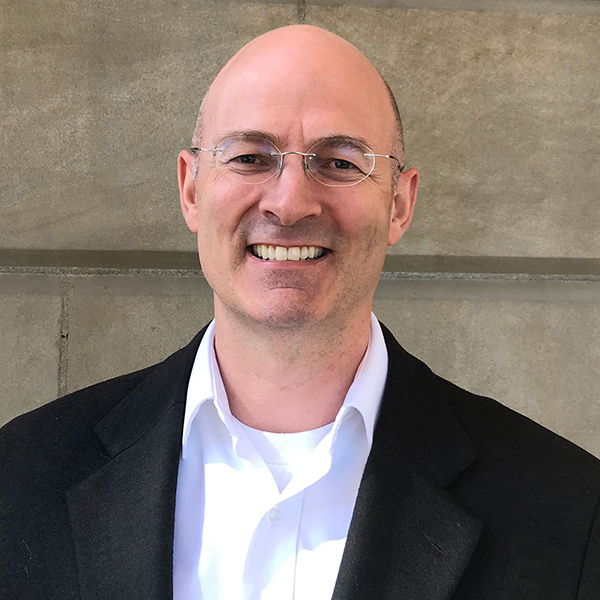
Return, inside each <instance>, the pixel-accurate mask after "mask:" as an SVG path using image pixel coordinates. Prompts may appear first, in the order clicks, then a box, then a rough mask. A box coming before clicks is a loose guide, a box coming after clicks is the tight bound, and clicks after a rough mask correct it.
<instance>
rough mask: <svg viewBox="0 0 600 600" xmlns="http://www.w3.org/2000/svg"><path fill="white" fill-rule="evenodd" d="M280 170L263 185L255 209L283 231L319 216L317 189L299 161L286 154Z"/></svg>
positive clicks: (296, 156)
mask: <svg viewBox="0 0 600 600" xmlns="http://www.w3.org/2000/svg"><path fill="white" fill-rule="evenodd" d="M283 159H284V161H283V165H282V168H281V170H280V171H279V172H278V173H277V175H275V177H273V178H272V179H271V180H270V181H268V182H267V183H266V184H264V193H263V195H262V198H261V201H260V204H259V209H260V212H261V213H262V214H263V215H265V216H266V217H268V218H277V219H278V221H279V223H280V224H281V225H283V226H285V227H291V226H292V225H294V224H295V223H297V222H298V221H301V220H302V219H305V218H309V217H318V216H319V215H320V214H321V212H322V207H321V190H319V189H316V188H317V186H319V187H323V186H320V185H319V184H318V183H317V184H316V185H315V183H316V182H315V181H314V180H313V179H312V178H310V177H309V176H308V175H307V174H306V172H305V170H304V163H303V157H302V156H299V155H295V154H287V155H286V156H284V157H283Z"/></svg>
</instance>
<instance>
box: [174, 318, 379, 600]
mask: <svg viewBox="0 0 600 600" xmlns="http://www.w3.org/2000/svg"><path fill="white" fill-rule="evenodd" d="M387 364H388V355H387V349H386V346H385V342H384V339H383V334H382V332H381V327H380V326H379V323H378V321H377V319H376V318H375V316H374V315H371V331H370V337H369V345H368V348H367V351H366V353H365V355H364V357H363V360H362V361H361V363H360V365H359V367H358V370H357V372H356V375H355V377H354V381H353V383H352V385H351V387H350V389H349V390H348V393H347V394H346V398H345V399H344V403H343V405H342V407H341V408H340V410H339V412H338V414H337V417H336V418H335V421H334V422H333V423H330V424H329V425H326V426H325V427H321V428H319V429H315V430H312V431H307V432H300V433H267V432H262V431H258V430H255V429H252V428H250V427H248V426H246V425H244V424H242V423H240V421H238V420H237V419H236V418H235V417H234V416H233V415H232V414H231V411H230V410H229V403H228V400H227V394H226V392H225V388H224V386H223V381H222V379H221V374H220V372H219V367H218V364H217V360H216V357H215V351H214V322H213V323H211V324H210V326H209V327H208V329H207V331H206V333H205V335H204V337H203V338H202V341H201V343H200V347H199V348H198V353H197V355H196V359H195V361H194V365H193V368H192V372H191V375H190V381H189V385H188V392H187V401H186V407H185V417H184V425H183V440H182V453H181V459H180V463H179V477H178V481H177V504H176V510H175V540H174V554H173V583H174V600H330V599H331V596H332V594H333V588H334V586H335V581H336V578H337V574H338V570H339V566H340V562H341V559H342V553H343V551H344V546H345V543H346V537H347V535H348V529H349V526H350V520H351V518H352V512H353V510H354V504H355V502H356V496H357V492H358V486H359V484H360V480H361V477H362V473H363V470H364V467H365V463H366V460H367V456H368V454H369V451H370V449H371V444H372V440H373V430H374V427H375V422H376V420H377V415H378V412H379V404H380V402H381V396H382V394H383V388H384V385H385V379H386V375H387Z"/></svg>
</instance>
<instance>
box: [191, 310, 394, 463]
mask: <svg viewBox="0 0 600 600" xmlns="http://www.w3.org/2000/svg"><path fill="white" fill-rule="evenodd" d="M214 339H215V322H214V320H213V321H212V322H211V323H210V325H209V326H208V327H207V329H206V333H205V334H204V336H203V338H202V341H201V342H200V346H199V348H198V352H197V353H196V358H195V360H194V365H193V367H192V372H191V375H190V380H189V383H188V390H187V398H186V404H185V415H184V419H183V437H182V458H183V459H185V458H186V456H187V443H188V439H189V436H190V431H191V427H192V423H193V421H194V419H195V417H196V415H197V414H198V411H199V410H200V407H201V406H202V405H203V404H204V403H205V402H206V401H207V400H212V401H213V402H214V404H215V408H216V410H217V413H218V415H219V418H220V419H221V421H222V422H223V423H225V425H226V426H227V428H228V429H229V430H230V432H231V431H232V429H235V423H234V421H235V419H234V417H233V415H232V414H231V411H230V410H229V403H228V401H227V395H226V393H225V388H224V386H223V381H222V379H221V373H220V371H219V365H218V363H217V358H216V355H215V349H214ZM387 368H388V353H387V348H386V345H385V340H384V338H383V333H382V331H381V326H380V325H379V321H378V320H377V318H376V317H375V315H374V314H373V313H371V328H370V333H369V345H368V346H367V351H366V352H365V355H364V356H363V359H362V361H361V362H360V364H359V366H358V369H357V370H356V375H355V376H354V381H353V382H352V385H351V386H350V389H349V390H348V392H347V394H346V398H345V399H344V403H343V405H342V408H341V409H340V413H339V414H338V418H336V425H337V426H339V424H340V423H341V421H342V417H343V415H344V414H345V413H346V412H347V411H348V409H349V408H354V409H356V410H357V411H358V412H359V413H360V415H361V417H362V419H363V422H364V426H365V432H366V435H367V440H368V448H369V449H370V448H371V445H372V443H373V431H374V430H375V423H376V422H377V416H378V414H379V406H380V404H381V398H382V396H383V389H384V387H385V381H386V377H387ZM336 425H334V429H337V428H338V427H336Z"/></svg>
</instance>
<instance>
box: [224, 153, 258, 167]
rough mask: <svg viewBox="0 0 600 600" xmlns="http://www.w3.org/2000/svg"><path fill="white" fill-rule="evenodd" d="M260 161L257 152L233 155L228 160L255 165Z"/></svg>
mask: <svg viewBox="0 0 600 600" xmlns="http://www.w3.org/2000/svg"><path fill="white" fill-rule="evenodd" d="M259 161H260V156H259V155H258V154H241V155H240V156H234V157H233V158H232V159H230V161H229V162H239V163H241V164H243V165H255V164H257V163H258V162H259Z"/></svg>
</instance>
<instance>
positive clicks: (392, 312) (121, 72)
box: [0, 0, 600, 456]
mask: <svg viewBox="0 0 600 600" xmlns="http://www.w3.org/2000/svg"><path fill="white" fill-rule="evenodd" d="M0 14H2V15H3V18H2V20H1V21H0V31H1V37H0V39H2V45H1V47H0V48H1V49H0V52H1V53H2V60H1V61H0V81H1V82H2V87H1V89H2V93H1V94H0V128H1V130H2V132H3V134H4V136H3V137H4V139H3V144H1V145H0V334H1V336H2V340H3V342H4V343H3V344H2V346H3V349H4V351H3V353H2V358H1V359H0V424H1V423H3V422H6V421H8V420H9V419H10V418H12V417H14V416H16V415H18V414H20V413H22V412H25V411H27V410H30V409H32V408H35V407H37V406H39V405H40V404H43V403H45V402H48V401H50V400H52V399H53V398H55V397H56V396H57V395H60V394H64V393H67V392H70V391H73V390H75V389H78V388H81V387H83V386H85V385H89V384H91V383H94V382H97V381H100V380H102V379H105V378H107V377H111V376H114V375H118V374H121V373H124V372H127V371H129V370H132V369H136V368H142V367H144V366H147V365H149V364H151V363H153V362H155V361H158V360H161V359H162V358H164V357H165V356H166V355H168V354H169V353H170V352H172V351H174V350H175V349H176V348H178V347H180V346H181V345H183V344H185V343H186V342H187V341H189V340H190V339H191V338H192V337H193V335H194V334H195V333H196V331H197V330H198V329H199V328H200V327H201V326H202V325H203V324H204V323H205V322H206V321H207V320H208V319H210V317H211V313H212V298H211V294H210V290H209V288H208V286H207V284H206V282H205V280H204V279H203V278H202V276H201V273H200V271H199V269H198V267H197V257H196V256H195V251H194V248H195V241H194V238H193V235H192V234H191V233H189V232H188V231H187V229H186V227H185V224H184V222H183V219H182V217H181V216H180V214H179V207H178V194H177V186H176V177H175V164H176V163H175V159H176V156H177V153H178V151H179V150H180V149H181V148H185V147H187V145H188V143H189V138H190V134H191V131H192V128H193V126H194V123H195V118H196V113H197V109H198V104H199V102H200V99H201V98H202V95H203V94H204V92H205V90H206V88H207V86H208V84H209V82H210V80H211V79H212V77H213V76H214V75H215V74H216V72H217V71H218V69H219V68H220V66H221V65H222V63H223V62H224V61H225V60H226V59H227V58H228V57H229V56H230V55H231V54H232V53H233V52H235V50H237V49H238V48H239V47H241V46H242V45H243V44H244V43H246V42H247V41H248V40H250V39H251V38H253V37H255V36H256V35H259V34H260V33H262V32H264V31H267V30H269V29H272V28H274V27H279V26H282V25H286V24H291V23H299V22H301V23H309V24H314V25H319V26H323V27H326V28H327V29H330V30H331V31H334V32H335V33H339V34H340V35H342V36H344V37H345V38H347V39H348V40H349V41H351V42H352V43H354V44H355V45H356V46H358V47H359V48H360V49H361V50H362V51H364V52H365V53H366V54H367V56H369V57H370V58H371V59H372V61H373V62H374V63H375V64H376V65H377V66H378V67H379V68H380V70H381V72H382V73H383V75H384V77H385V78H386V79H387V81H388V82H389V83H390V85H391V86H392V88H393V89H394V91H395V92H396V95H397V98H398V102H399V105H400V109H401V112H402V114H403V117H404V123H405V130H406V142H407V161H408V164H409V165H410V166H416V167H418V168H419V169H420V171H421V174H422V183H421V190H420V194H419V198H418V206H417V210H416V213H415V217H414V220H413V224H412V225H411V228H410V229H409V231H408V233H407V234H406V236H405V237H404V238H403V239H402V240H401V241H400V243H399V244H398V245H397V247H395V248H393V249H390V253H389V256H388V261H387V262H386V269H385V272H384V275H383V277H382V281H381V285H380V287H379V289H378V292H377V295H376V301H375V313H376V314H377V315H378V316H379V317H380V318H381V319H382V321H384V322H385V323H386V324H387V325H388V326H389V327H390V329H392V331H393V332H394V333H395V334H396V336H397V337H398V339H399V340H400V342H401V343H403V345H405V347H406V348H407V349H408V350H409V351H411V352H413V353H415V354H416V355H417V356H419V357H421V358H423V359H424V360H425V361H426V362H427V363H428V364H429V365H430V366H431V367H432V368H433V369H434V370H435V371H437V372H438V373H440V374H441V375H443V376H445V377H448V378H449V379H451V380H453V381H455V382H456V383H458V384H459V385H462V386H464V387H467V388H468V389H471V390H472V391H475V392H477V393H480V394H484V395H489V396H492V397H495V398H496V399H498V400H500V401H501V402H503V403H504V404H507V405H509V406H511V407H513V408H515V409H516V410H518V411H519V412H522V413H524V414H526V415H528V416H531V417H532V418H534V419H535V420H537V421H539V422H541V423H543V424H544V425H546V426H547V427H549V428H551V429H553V430H554V431H557V432H558V433H560V434H562V435H564V436H566V437H568V438H569V439H571V440H573V441H574V442H576V443H578V444H579V445H582V446H583V447H585V448H587V449H588V450H589V451H591V452H593V453H595V454H596V455H598V456H600V343H599V342H598V339H599V334H600V264H599V262H600V261H599V258H600V233H599V232H600V216H599V215H600V211H599V210H598V194H599V192H598V190H599V189H600V110H599V109H600V100H599V98H600V78H599V77H598V75H597V73H598V69H599V67H600V45H598V39H600V2H598V0H593V1H590V0H571V1H569V2H567V0H543V1H542V0H529V1H527V0H511V1H507V2H502V3H500V2H497V1H495V0H489V1H485V0H460V1H459V2H452V1H450V0H414V1H408V0H387V1H385V0H382V1H377V0H362V1H361V0H354V1H351V2H342V1H341V0H339V1H337V2H333V1H328V0H319V1H315V2H306V1H304V0H296V1H293V2H292V1H290V2H271V1H269V2H229V1H218V0H201V1H198V2H196V3H193V4H192V3H179V4H177V3H170V2H164V1H163V0H146V1H144V2H141V1H140V0H134V1H133V2H129V3H119V2H102V3H97V2H92V1H91V0H69V1H66V0H56V1H55V2H52V3H47V2H42V0H19V2H16V1H15V0H0Z"/></svg>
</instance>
